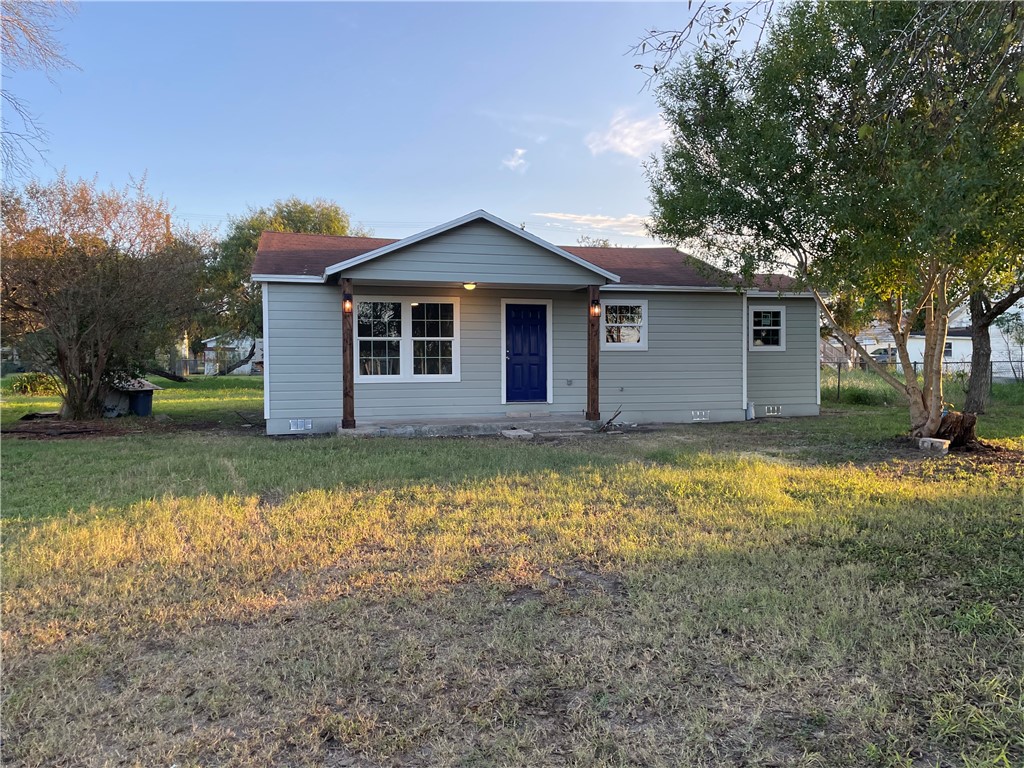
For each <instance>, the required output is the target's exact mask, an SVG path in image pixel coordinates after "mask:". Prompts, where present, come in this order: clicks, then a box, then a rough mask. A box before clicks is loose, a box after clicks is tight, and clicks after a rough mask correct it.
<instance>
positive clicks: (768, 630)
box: [3, 448, 1024, 766]
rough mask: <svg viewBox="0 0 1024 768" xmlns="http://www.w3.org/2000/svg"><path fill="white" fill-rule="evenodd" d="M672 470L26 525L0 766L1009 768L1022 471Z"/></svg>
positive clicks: (145, 506) (772, 465) (676, 463)
mask: <svg viewBox="0 0 1024 768" xmlns="http://www.w3.org/2000/svg"><path fill="white" fill-rule="evenodd" d="M514 450H522V449H520V448H516V449H514ZM659 459H660V461H659V462H658V463H651V462H645V463H640V462H627V463H623V464H619V465H614V466H583V467H580V468H578V469H571V470H566V471H559V472H555V471H536V472H530V473H521V474H508V473H503V474H498V475H495V476H492V477H488V478H485V479H472V478H466V479H460V480H457V481H453V482H449V483H407V484H405V485H402V486H399V487H381V486H376V487H374V486H362V487H340V488H336V489H333V490H312V491H307V492H299V493H291V494H283V493H267V494H264V495H263V496H262V497H261V496H258V495H252V496H237V495H228V496H222V497H214V496H201V497H195V498H189V497H183V496H168V497H165V498H163V499H160V500H158V501H150V502H143V503H138V504H134V505H132V506H130V507H129V508H127V509H125V510H120V511H112V510H106V509H95V510H93V512H92V513H90V514H88V515H84V516H71V517H66V518H61V519H56V520H51V521H48V522H44V523H41V524H37V525H34V526H24V527H19V528H18V529H17V530H16V531H15V533H14V534H12V535H9V536H8V540H7V544H6V553H5V564H4V566H5V572H4V577H5V578H4V582H5V583H4V604H3V608H4V629H3V632H4V635H3V639H4V656H5V666H6V670H5V678H4V697H5V704H4V723H3V728H4V741H3V756H4V758H5V760H6V762H7V763H8V764H15V765H40V766H42V765H93V766H103V765H161V764H162V765H171V764H177V765H179V766H185V765H227V766H250V765H251V766H255V765H260V766H263V765H280V766H294V765H310V766H313V765H335V766H363V765H366V766H370V765H389V766H390V765H393V766H402V765H423V766H427V765H430V766H434V765H451V766H470V765H523V766H537V765H580V766H583V765H588V766H590V765H609V766H611V765H649V766H657V765H666V766H668V765H709V766H710V765H723V764H729V765H740V764H745V765H761V766H772V765H774V766H778V765H850V766H862V765H870V764H874V765H934V764H941V765H953V764H972V765H993V766H997V765H1016V764H1020V763H1021V761H1022V760H1024V744H1022V742H1021V736H1020V734H1021V733H1024V720H1022V718H1024V704H1022V700H1024V699H1022V697H1024V680H1022V679H1021V672H1022V667H1021V664H1020V660H1021V658H1024V641H1022V632H1021V627H1022V626H1024V619H1022V611H1021V594H1022V591H1024V583H1022V582H1024V575H1022V573H1021V569H1020V563H1021V562H1022V561H1024V543H1022V525H1024V523H1022V516H1021V513H1022V509H1021V501H1020V500H1021V494H1022V490H1024V489H1022V484H1021V481H1020V478H1019V476H1014V475H1007V476H1003V475H996V476H989V475H981V476H970V475H964V476H959V475H955V476H951V477H949V478H948V479H946V480H945V481H944V482H941V483H939V482H933V481H930V480H927V479H923V478H920V477H910V476H899V475H891V474H890V475H887V476H878V475H876V474H875V473H873V472H872V471H870V470H863V469H857V468H853V467H848V468H845V469H842V470H836V469H835V468H822V467H806V466H797V465H792V464H788V463H783V462H781V461H765V460H759V459H754V458H749V457H740V456H735V455H710V454H702V453H689V452H680V453H672V452H671V451H668V452H663V453H662V454H661V455H659Z"/></svg>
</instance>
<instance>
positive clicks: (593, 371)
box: [587, 285, 601, 421]
mask: <svg viewBox="0 0 1024 768" xmlns="http://www.w3.org/2000/svg"><path fill="white" fill-rule="evenodd" d="M598 291H599V288H598V286H596V285H591V286H590V287H589V291H588V299H587V421H600V420H601V405H600V386H599V382H600V370H599V369H600V364H601V344H600V331H601V316H600V315H595V314H594V313H593V311H591V307H593V306H594V302H595V301H597V302H600V301H601V297H600V294H599V293H598Z"/></svg>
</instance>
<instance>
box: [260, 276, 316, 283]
mask: <svg viewBox="0 0 1024 768" xmlns="http://www.w3.org/2000/svg"><path fill="white" fill-rule="evenodd" d="M325 280H326V278H325V277H324V276H323V275H267V274H253V276H252V281H253V282H254V283H323V282H325Z"/></svg>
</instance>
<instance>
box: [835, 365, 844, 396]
mask: <svg viewBox="0 0 1024 768" xmlns="http://www.w3.org/2000/svg"><path fill="white" fill-rule="evenodd" d="M842 393H843V364H842V363H836V402H837V403H838V402H840V400H841V395H842Z"/></svg>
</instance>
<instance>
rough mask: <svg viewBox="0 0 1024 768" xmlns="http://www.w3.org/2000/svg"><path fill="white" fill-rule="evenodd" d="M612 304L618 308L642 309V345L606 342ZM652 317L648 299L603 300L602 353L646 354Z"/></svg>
mask: <svg viewBox="0 0 1024 768" xmlns="http://www.w3.org/2000/svg"><path fill="white" fill-rule="evenodd" d="M609 304H611V305H613V306H616V307H620V306H626V307H629V306H639V307H641V308H642V315H643V318H642V320H641V322H640V343H639V344H627V343H623V342H608V341H605V338H606V337H607V333H606V328H607V318H608V305H609ZM650 323H651V317H650V315H649V314H648V313H647V299H601V351H602V352H646V351H647V328H648V327H649V326H650Z"/></svg>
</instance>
